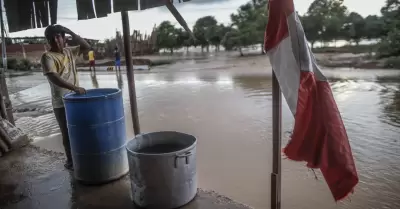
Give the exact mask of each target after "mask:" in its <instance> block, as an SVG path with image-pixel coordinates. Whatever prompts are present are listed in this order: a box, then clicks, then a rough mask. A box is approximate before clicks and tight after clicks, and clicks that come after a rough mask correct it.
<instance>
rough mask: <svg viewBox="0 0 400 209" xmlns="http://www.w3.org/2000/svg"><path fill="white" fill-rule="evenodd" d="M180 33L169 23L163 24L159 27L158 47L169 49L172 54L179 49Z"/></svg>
mask: <svg viewBox="0 0 400 209" xmlns="http://www.w3.org/2000/svg"><path fill="white" fill-rule="evenodd" d="M177 41H178V31H177V29H176V28H175V27H174V26H173V25H172V24H171V22H169V21H164V22H162V23H161V24H160V25H159V26H158V27H157V46H158V47H159V48H160V49H169V50H170V52H171V54H172V53H174V48H178V47H179V46H178V42H177Z"/></svg>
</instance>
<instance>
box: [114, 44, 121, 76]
mask: <svg viewBox="0 0 400 209" xmlns="http://www.w3.org/2000/svg"><path fill="white" fill-rule="evenodd" d="M114 56H115V70H117V66H118V70H121V54H120V53H119V50H118V47H115V50H114Z"/></svg>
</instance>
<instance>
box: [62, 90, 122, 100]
mask: <svg viewBox="0 0 400 209" xmlns="http://www.w3.org/2000/svg"><path fill="white" fill-rule="evenodd" d="M120 94H121V89H114V88H99V89H89V90H86V94H77V93H75V92H71V93H68V94H65V95H64V97H63V99H64V101H82V100H93V99H106V98H112V97H116V96H119V95H120Z"/></svg>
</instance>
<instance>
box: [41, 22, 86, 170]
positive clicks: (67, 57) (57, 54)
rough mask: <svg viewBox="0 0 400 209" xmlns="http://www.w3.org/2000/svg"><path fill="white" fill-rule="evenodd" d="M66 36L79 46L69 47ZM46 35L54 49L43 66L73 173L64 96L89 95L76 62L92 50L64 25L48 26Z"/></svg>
mask: <svg viewBox="0 0 400 209" xmlns="http://www.w3.org/2000/svg"><path fill="white" fill-rule="evenodd" d="M65 34H69V35H71V36H72V39H73V40H74V41H75V42H76V43H78V44H79V46H72V47H65V45H66V38H65ZM44 35H45V37H46V39H47V41H48V43H49V45H50V47H51V48H50V50H49V51H48V52H45V53H44V54H43V55H42V58H41V64H42V68H43V73H44V75H45V76H46V77H47V80H48V81H49V84H50V88H51V96H52V105H53V109H54V114H55V116H56V119H57V122H58V125H59V126H60V129H61V134H62V140H63V144H64V149H65V154H66V156H67V162H66V163H65V165H64V166H65V167H66V168H67V169H70V170H72V169H73V162H72V156H71V147H70V143H69V136H68V128H67V120H66V117H65V108H64V102H63V96H64V94H66V93H69V92H71V91H74V92H76V93H78V94H84V93H86V90H85V89H84V88H81V87H79V84H78V75H77V70H76V66H75V60H76V58H77V57H78V56H79V54H80V52H83V51H87V50H88V49H89V48H90V46H89V44H88V43H87V42H86V41H85V40H84V39H83V38H81V37H80V36H78V35H76V34H75V33H74V32H72V31H71V30H69V29H68V28H65V27H63V26H61V25H50V26H48V27H47V28H46V30H45V32H44Z"/></svg>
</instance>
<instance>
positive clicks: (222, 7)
mask: <svg viewBox="0 0 400 209" xmlns="http://www.w3.org/2000/svg"><path fill="white" fill-rule="evenodd" d="M248 1H249V0H192V2H186V3H183V4H181V5H179V6H177V8H178V10H179V12H180V13H181V14H182V16H183V17H184V18H185V20H186V21H187V23H188V25H189V27H192V26H193V24H194V23H195V21H196V20H197V19H198V18H200V17H203V16H206V15H212V16H215V18H216V19H217V20H218V21H219V22H221V23H225V24H226V23H229V22H230V14H231V13H234V12H235V11H236V10H237V8H238V7H239V6H240V5H242V4H245V3H246V2H248ZM312 2H313V0H294V3H295V7H296V10H297V11H298V12H299V13H300V14H303V13H305V12H306V11H307V9H308V7H309V6H310V4H311V3H312ZM384 2H385V0H368V4H366V0H345V1H344V4H345V5H346V6H347V7H348V9H349V10H350V11H355V12H358V13H360V14H361V15H362V16H367V15H370V14H376V15H379V14H380V9H381V7H382V6H383V5H384ZM129 19H130V27H131V30H133V29H136V30H141V31H142V32H143V33H144V32H145V31H146V32H147V33H150V32H151V30H152V28H153V26H154V24H159V23H160V22H162V21H163V20H169V21H171V22H173V23H176V24H177V22H176V20H175V19H174V17H173V16H172V15H171V14H170V13H169V12H168V10H166V9H165V8H154V9H149V10H145V11H131V12H129ZM58 23H59V24H63V25H65V26H66V27H69V28H70V29H71V30H73V31H74V32H76V33H78V34H80V35H81V36H83V37H86V38H93V39H100V40H103V39H105V38H110V37H113V36H115V31H116V30H120V31H121V30H122V25H121V15H120V13H115V14H110V15H109V16H108V17H105V18H101V19H92V20H84V21H79V22H78V21H77V12H76V3H75V0H59V6H58ZM43 32H44V29H32V30H27V31H21V32H17V33H11V34H10V36H11V37H17V36H43Z"/></svg>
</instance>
